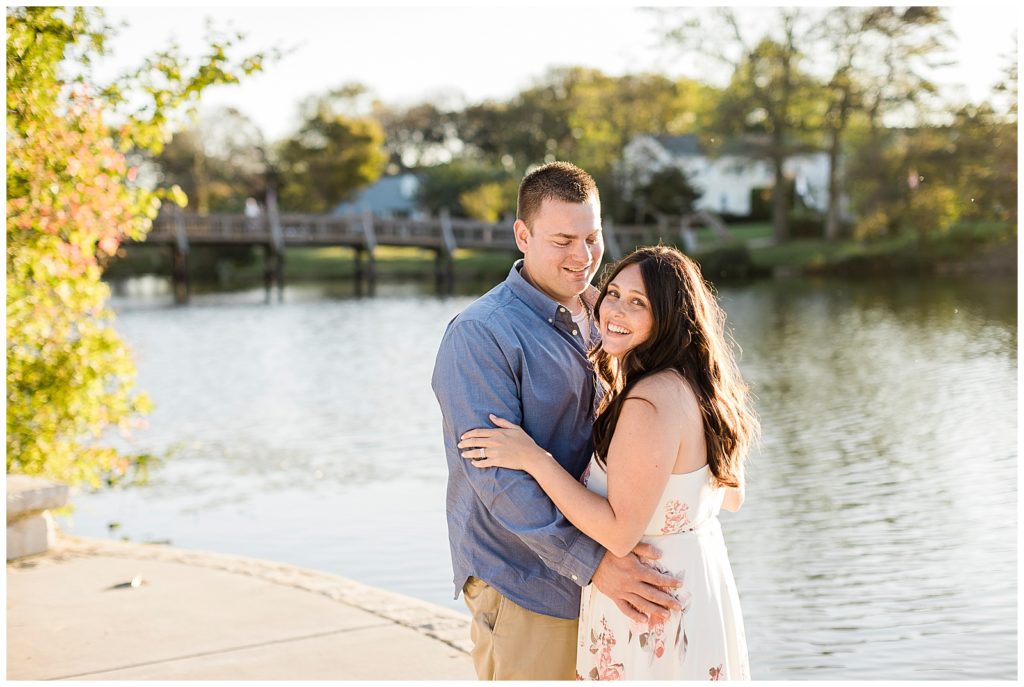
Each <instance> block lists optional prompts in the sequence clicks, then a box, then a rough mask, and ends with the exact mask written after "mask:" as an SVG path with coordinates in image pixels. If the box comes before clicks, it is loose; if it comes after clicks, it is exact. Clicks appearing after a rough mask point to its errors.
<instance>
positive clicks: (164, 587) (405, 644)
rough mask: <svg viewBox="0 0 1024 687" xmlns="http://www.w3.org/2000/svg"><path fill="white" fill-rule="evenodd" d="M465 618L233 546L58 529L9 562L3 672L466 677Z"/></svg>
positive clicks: (41, 675)
mask: <svg viewBox="0 0 1024 687" xmlns="http://www.w3.org/2000/svg"><path fill="white" fill-rule="evenodd" d="M469 646H470V645H469V616H468V615H464V614H460V613H458V612H456V611H453V610H449V609H446V608H442V607H440V606H435V605H433V604H429V603H427V602H424V601H419V600H417V599H412V598H409V597H406V596H402V595H400V594H394V593H392V592H387V591H384V590H381V589H376V588H374V587H369V586H367V585H363V584H359V583H357V582H353V581H351V580H347V579H345V578H342V577H338V576H335V575H330V574H326V573H322V572H317V571H312V570H305V569H302V568H296V567H293V566H289V565H280V564H277V563H271V562H268V561H260V560H254V559H251V558H243V557H240V556H229V555H223V554H211V553H203V552H195V551H183V550H181V549H175V548H171V547H166V546H154V545H139V544H125V543H119V542H109V541H102V540H92V539H81V538H75V537H69V536H66V535H62V536H61V537H60V538H59V539H58V541H57V546H56V547H55V548H54V549H52V550H51V551H49V552H48V553H45V554H41V555H38V556H34V557H30V558H26V559H21V560H18V561H14V562H11V563H8V565H7V678H8V679H12V680H51V679H84V680H119V679H131V680H147V679H148V680H154V679H155V680H188V679H206V680H218V679H229V680H284V679H292V680H327V679H330V680H442V679H443V680H452V679H456V680H457V679H470V680H471V679H474V674H473V667H472V664H471V661H470V659H469V655H468V653H467V652H468V650H469Z"/></svg>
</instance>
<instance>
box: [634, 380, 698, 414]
mask: <svg viewBox="0 0 1024 687" xmlns="http://www.w3.org/2000/svg"><path fill="white" fill-rule="evenodd" d="M634 398H635V399H643V400H646V401H647V402H648V403H650V404H651V405H652V406H654V408H655V409H656V410H657V411H658V412H659V413H661V412H665V413H671V414H683V415H692V414H693V413H694V411H697V412H698V414H699V404H698V402H697V395H696V394H694V393H693V389H692V388H691V387H690V383H689V382H687V381H686V379H685V378H684V377H683V376H682V375H681V374H679V372H677V371H675V370H661V371H660V372H655V373H654V374H651V375H647V376H646V377H644V378H643V379H641V380H639V381H638V382H637V383H636V384H634V385H633V388H632V389H631V390H630V391H629V394H627V396H626V400H630V399H634Z"/></svg>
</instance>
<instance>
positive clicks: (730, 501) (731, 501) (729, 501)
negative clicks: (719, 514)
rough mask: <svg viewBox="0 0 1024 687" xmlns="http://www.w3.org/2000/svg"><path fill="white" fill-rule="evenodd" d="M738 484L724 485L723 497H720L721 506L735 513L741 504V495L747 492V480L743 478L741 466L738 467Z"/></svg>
mask: <svg viewBox="0 0 1024 687" xmlns="http://www.w3.org/2000/svg"><path fill="white" fill-rule="evenodd" d="M739 480H740V486H738V487H726V488H725V498H723V499H722V508H723V509H725V510H727V511H729V512H731V513H735V512H736V511H738V510H739V509H740V507H741V506H742V505H743V497H744V496H746V494H747V481H746V479H744V474H743V467H742V466H741V467H740V473H739Z"/></svg>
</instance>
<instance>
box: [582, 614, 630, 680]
mask: <svg viewBox="0 0 1024 687" xmlns="http://www.w3.org/2000/svg"><path fill="white" fill-rule="evenodd" d="M601 628H602V629H601V634H600V635H598V634H596V633H595V632H594V631H593V630H591V631H590V653H592V654H597V667H596V668H593V669H592V670H591V671H590V678H591V679H592V680H621V679H622V664H621V663H612V647H613V646H615V634H614V633H613V632H612V631H611V628H609V627H608V620H607V619H606V618H605V617H604V616H601Z"/></svg>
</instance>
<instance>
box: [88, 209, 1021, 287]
mask: <svg viewBox="0 0 1024 687" xmlns="http://www.w3.org/2000/svg"><path fill="white" fill-rule="evenodd" d="M729 233H730V234H731V235H732V240H731V241H728V242H723V241H721V240H719V239H718V237H717V236H715V235H714V233H713V232H712V231H711V230H710V229H706V228H702V229H700V230H698V231H697V244H698V246H699V248H700V252H699V253H698V255H697V256H696V257H697V258H698V260H699V261H700V262H701V264H702V266H704V267H705V268H706V269H707V270H709V271H710V272H713V273H715V274H718V275H723V276H728V275H730V274H731V275H738V274H751V275H752V274H771V273H773V272H783V273H791V274H799V273H808V272H810V273H822V272H833V271H834V272H851V271H867V272H870V271H872V270H874V271H877V270H879V269H884V270H886V271H890V272H893V271H895V272H907V273H915V272H919V271H921V270H922V269H928V268H929V267H930V265H932V264H934V263H936V262H940V261H956V260H958V259H961V258H967V257H970V256H971V255H974V254H977V253H980V252H982V251H984V250H987V249H989V248H991V247H993V246H1002V245H1010V244H1014V246H1015V244H1016V239H1017V235H1016V230H1015V227H1014V226H1012V225H1008V224H1007V223H1005V222H998V221H975V222H961V223H959V224H957V225H955V226H954V227H952V229H951V230H950V231H949V232H947V233H946V234H943V235H939V236H933V237H930V238H929V239H928V241H927V242H921V241H920V240H919V239H918V237H917V236H916V235H913V234H906V235H902V236H896V237H889V238H880V239H874V240H871V241H855V240H853V239H843V240H838V241H825V240H824V239H800V238H798V239H793V240H791V241H788V242H786V243H784V244H779V245H774V244H772V242H771V239H772V227H771V224H770V223H768V222H748V223H741V224H732V225H730V226H729ZM125 252H126V255H125V257H123V258H119V259H118V260H116V261H114V262H113V263H112V264H111V265H110V266H109V268H108V270H107V273H106V276H108V277H114V278H118V277H126V276H132V275H136V274H146V273H157V274H168V275H169V274H170V271H171V270H170V255H169V251H168V250H166V249H164V250H157V249H155V248H153V247H149V246H144V245H143V246H129V247H128V248H127V249H126V251H125ZM519 257H521V256H520V254H519V253H518V252H505V251H503V252H491V251H473V250H462V249H460V250H457V251H456V253H455V276H456V280H459V279H474V278H500V277H501V276H503V275H504V274H505V273H506V272H507V271H508V269H509V267H510V266H511V264H512V262H513V261H515V260H516V259H518V258H519ZM215 258H216V256H215V255H214V254H212V253H209V252H205V253H204V252H203V251H201V250H198V249H197V250H196V252H195V253H194V257H193V258H192V259H191V260H190V263H191V264H190V267H191V272H192V275H193V278H194V279H196V280H199V281H202V280H203V279H204V278H205V279H208V280H211V281H217V282H220V283H221V284H222V285H225V284H236V283H250V282H254V283H259V282H261V281H262V279H263V269H264V266H263V259H262V257H260V256H259V254H258V253H257V252H256V251H255V250H254V251H253V253H252V257H251V258H249V259H248V260H241V261H234V262H232V261H225V260H216V259H215ZM607 258H608V259H610V256H607ZM364 261H365V256H364ZM434 261H435V258H434V253H433V252H432V251H430V250H426V249H422V248H400V247H391V246H381V247H379V248H378V249H377V252H376V270H377V274H378V276H381V277H393V276H403V277H414V278H415V277H419V278H430V277H432V276H433V274H434ZM364 264H365V263H364ZM284 269H285V279H286V280H303V279H306V280H316V279H344V278H352V277H353V276H354V275H355V251H354V250H353V249H351V248H342V247H324V248H288V249H286V252H285V264H284Z"/></svg>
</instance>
